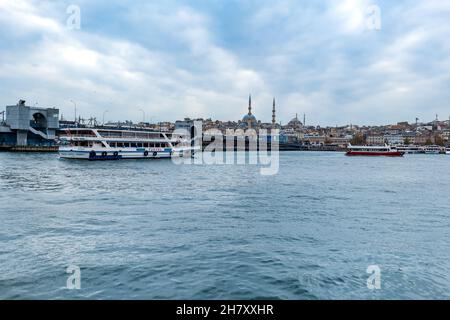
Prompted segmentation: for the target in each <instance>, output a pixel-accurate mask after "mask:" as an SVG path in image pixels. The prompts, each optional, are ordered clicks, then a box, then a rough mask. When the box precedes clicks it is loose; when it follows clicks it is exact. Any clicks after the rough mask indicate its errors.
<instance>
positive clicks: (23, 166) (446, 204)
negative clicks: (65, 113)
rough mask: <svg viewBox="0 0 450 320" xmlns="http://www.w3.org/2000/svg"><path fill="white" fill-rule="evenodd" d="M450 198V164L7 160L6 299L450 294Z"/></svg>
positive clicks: (1, 194) (331, 159) (3, 174)
mask: <svg viewBox="0 0 450 320" xmlns="http://www.w3.org/2000/svg"><path fill="white" fill-rule="evenodd" d="M449 191H450V156H445V155H442V156H426V155H417V156H405V157H404V158H358V157H355V158H348V157H345V156H344V155H343V154H341V153H283V154H281V159H280V172H279V174H277V175H275V176H262V175H260V171H259V168H258V167H257V166H242V165H241V166H238V165H222V166H206V165H202V166H200V165H197V166H177V165H174V164H172V162H171V161H170V160H161V161H118V162H79V161H69V160H59V159H58V158H57V156H56V155H52V154H11V153H0V298H2V299H5V298H12V299H37V298H43V299H65V298H68V299H72V298H74V299H75V298H76V299H78V298H88V299H123V298H136V299H166V298H167V299H173V298H177V299H254V298H275V299H356V298H362V299H393V298H399V299H415V298H425V299H432V298H450V276H449V270H450V199H449ZM69 265H77V266H79V267H80V268H81V289H80V290H68V289H67V288H66V280H67V277H68V276H69V275H68V274H67V273H66V268H67V266H69ZM369 265H378V266H379V267H380V269H381V289H380V290H369V289H368V288H367V285H366V281H367V278H368V276H369V275H368V274H367V273H366V269H367V267H368V266H369Z"/></svg>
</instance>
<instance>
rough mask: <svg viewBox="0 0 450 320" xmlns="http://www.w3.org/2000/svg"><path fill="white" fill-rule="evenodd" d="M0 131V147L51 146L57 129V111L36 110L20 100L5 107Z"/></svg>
mask: <svg viewBox="0 0 450 320" xmlns="http://www.w3.org/2000/svg"><path fill="white" fill-rule="evenodd" d="M5 114H6V116H5V120H4V124H3V125H1V129H0V145H3V146H8V147H26V146H53V145H54V144H55V139H56V131H57V129H58V128H59V110H58V109H56V108H37V107H30V106H27V105H26V104H25V101H24V100H20V101H19V102H18V103H17V104H16V105H14V106H7V107H6V113H5Z"/></svg>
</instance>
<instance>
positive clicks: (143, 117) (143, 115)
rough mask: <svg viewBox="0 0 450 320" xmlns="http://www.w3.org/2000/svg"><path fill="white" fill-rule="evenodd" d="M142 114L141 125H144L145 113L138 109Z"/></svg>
mask: <svg viewBox="0 0 450 320" xmlns="http://www.w3.org/2000/svg"><path fill="white" fill-rule="evenodd" d="M139 111H141V112H142V124H144V123H145V111H144V110H143V109H139Z"/></svg>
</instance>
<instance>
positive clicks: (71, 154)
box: [59, 151, 172, 161]
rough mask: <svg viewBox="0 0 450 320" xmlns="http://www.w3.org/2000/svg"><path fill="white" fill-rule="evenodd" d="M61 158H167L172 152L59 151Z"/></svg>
mask: <svg viewBox="0 0 450 320" xmlns="http://www.w3.org/2000/svg"><path fill="white" fill-rule="evenodd" d="M59 157H60V158H61V159H74V160H89V161H107V160H125V159H168V158H171V157H172V152H171V151H167V152H119V151H100V152H95V154H94V153H93V152H80V151H60V152H59Z"/></svg>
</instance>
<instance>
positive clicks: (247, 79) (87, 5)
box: [0, 0, 450, 125]
mask: <svg viewBox="0 0 450 320" xmlns="http://www.w3.org/2000/svg"><path fill="white" fill-rule="evenodd" d="M71 4H74V5H77V6H79V8H80V10H81V28H80V29H79V30H77V29H71V28H68V27H67V21H68V19H69V22H73V21H74V20H71V19H70V18H71V14H70V13H69V14H68V13H67V9H68V6H70V5H71ZM371 5H377V6H378V7H379V8H380V12H381V29H380V30H373V28H368V26H367V25H368V21H369V22H370V21H372V22H373V21H374V20H373V19H374V18H376V15H374V14H371V13H370V12H373V11H371V10H368V8H371ZM369 25H370V23H369ZM372 26H373V24H372ZM0 30H1V32H0V105H2V106H5V105H10V104H15V103H16V102H17V100H18V99H19V98H23V99H26V100H27V102H28V104H29V105H34V104H35V103H37V104H38V106H50V107H53V106H55V107H59V108H60V109H61V110H62V112H63V114H64V116H65V117H66V118H73V113H74V111H73V104H72V103H71V102H70V100H74V101H76V103H77V107H78V110H79V113H81V114H82V115H83V116H84V117H86V118H87V117H90V116H95V117H97V118H98V119H99V120H101V118H102V115H103V112H104V111H106V110H108V112H107V113H105V117H106V119H107V120H118V119H130V120H135V121H136V120H141V119H142V117H143V112H142V111H140V109H142V110H144V111H145V114H146V120H147V121H162V120H170V121H174V120H176V119H181V118H183V117H186V116H190V117H205V118H206V117H212V118H213V119H221V120H238V119H240V118H241V117H242V115H243V114H245V113H246V112H247V100H248V94H249V93H251V94H252V96H253V102H254V103H253V106H254V108H253V111H254V114H255V115H256V117H257V118H258V119H260V120H262V121H267V122H268V121H270V118H271V104H272V97H273V96H275V97H276V98H277V107H278V108H277V116H278V120H279V121H281V122H282V123H286V122H287V121H289V120H290V119H291V118H293V117H294V116H295V114H296V113H298V114H299V115H302V114H303V113H306V115H307V122H308V123H309V124H321V125H337V124H339V125H341V124H350V123H353V124H384V123H394V122H397V121H403V120H405V121H410V122H413V121H414V119H415V117H416V116H417V117H419V118H420V119H421V120H433V119H434V117H435V115H436V114H438V115H439V117H440V118H441V119H442V118H448V117H449V114H450V40H449V39H450V1H442V0H427V1H420V0H398V1H392V0H386V1H384V0H374V1H372V2H370V1H365V0H344V1H336V0H322V1H317V0H280V1H273V0H270V1H269V0H190V1H187V0H185V1H175V0H165V1H136V0H133V1H131V0H130V1H125V0H121V1H111V0H96V1H92V0H90V1H87V0H81V1H76V0H72V1H56V0H52V1H45V0H40V1H32V0H28V1H25V0H0Z"/></svg>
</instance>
